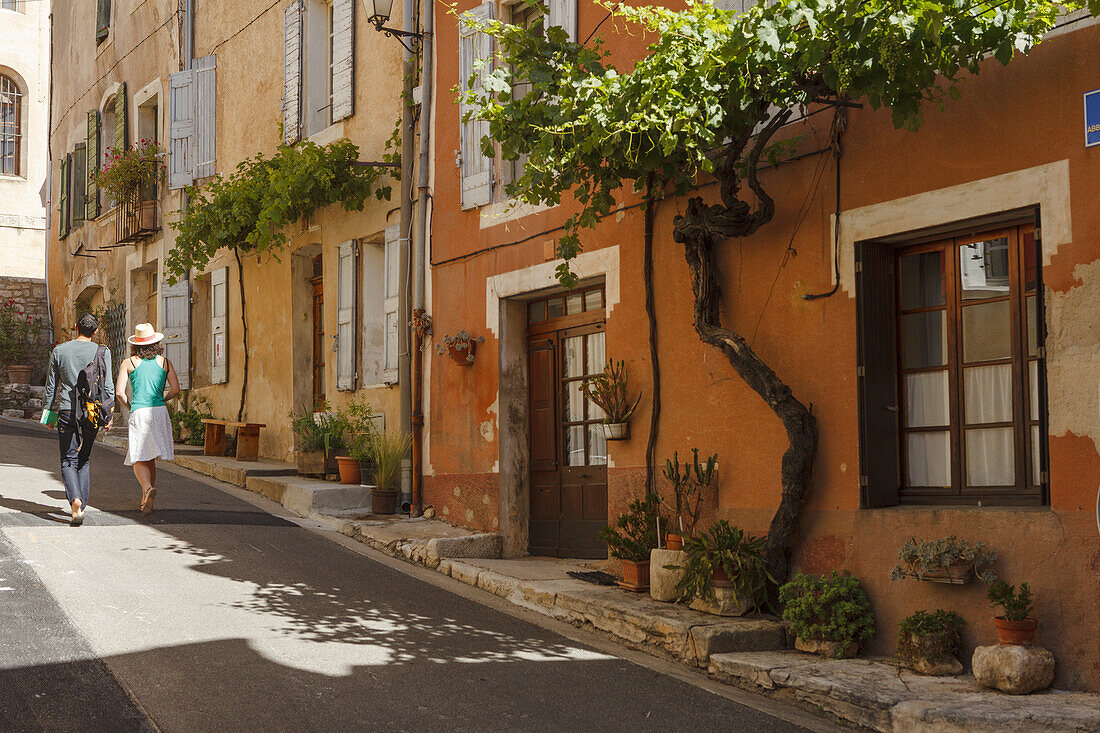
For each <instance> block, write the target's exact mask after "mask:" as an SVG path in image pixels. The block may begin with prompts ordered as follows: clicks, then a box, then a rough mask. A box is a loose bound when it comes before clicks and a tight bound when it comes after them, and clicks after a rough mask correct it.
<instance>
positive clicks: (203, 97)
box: [191, 54, 218, 178]
mask: <svg viewBox="0 0 1100 733" xmlns="http://www.w3.org/2000/svg"><path fill="white" fill-rule="evenodd" d="M216 61H217V59H216V58H215V57H214V55H213V54H211V55H210V56H203V57H202V58H199V59H195V61H194V63H193V64H192V65H191V70H192V72H193V73H194V76H193V77H192V85H193V86H192V89H193V95H192V96H193V98H194V100H195V111H194V113H193V118H192V119H193V121H194V130H195V138H194V145H195V147H194V160H195V172H194V176H195V178H208V177H210V176H212V175H214V160H215V158H216V153H217V149H216V144H215V137H216V135H215V130H216V124H217V107H218V105H217V100H218V95H217V91H218V90H217V83H216V82H217V71H216V69H215V65H216Z"/></svg>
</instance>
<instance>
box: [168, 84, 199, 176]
mask: <svg viewBox="0 0 1100 733" xmlns="http://www.w3.org/2000/svg"><path fill="white" fill-rule="evenodd" d="M194 81H195V77H194V72H192V71H191V70H190V69H188V70H187V71H177V72H175V73H173V74H169V75H168V188H183V187H184V186H189V185H191V183H192V182H193V181H194V180H195V165H194V162H193V157H194V146H195V96H194V92H195V84H194Z"/></svg>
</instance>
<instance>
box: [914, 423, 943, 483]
mask: <svg viewBox="0 0 1100 733" xmlns="http://www.w3.org/2000/svg"><path fill="white" fill-rule="evenodd" d="M950 435H951V434H950V433H949V432H948V431H946V430H944V431H942V432H934V433H909V435H908V439H907V441H906V448H907V450H906V457H907V459H908V460H907V463H908V464H909V466H908V468H909V484H908V485H909V486H950V485H951V440H950Z"/></svg>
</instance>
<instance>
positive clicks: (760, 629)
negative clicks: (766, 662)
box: [691, 619, 786, 667]
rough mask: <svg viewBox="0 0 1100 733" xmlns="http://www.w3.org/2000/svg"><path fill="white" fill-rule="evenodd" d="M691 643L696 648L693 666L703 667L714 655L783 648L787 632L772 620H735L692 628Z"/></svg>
mask: <svg viewBox="0 0 1100 733" xmlns="http://www.w3.org/2000/svg"><path fill="white" fill-rule="evenodd" d="M691 641H692V645H693V646H694V647H695V662H696V664H698V665H699V666H700V667H706V666H707V664H708V663H709V662H710V658H711V656H712V655H714V654H727V653H730V652H756V651H771V650H775V649H782V648H783V647H784V645H785V642H786V633H785V632H784V630H783V626H782V625H780V624H778V623H776V622H774V621H766V620H763V619H737V620H733V621H720V622H717V623H715V624H712V625H706V626H692V627H691Z"/></svg>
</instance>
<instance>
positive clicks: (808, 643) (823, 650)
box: [794, 638, 859, 659]
mask: <svg viewBox="0 0 1100 733" xmlns="http://www.w3.org/2000/svg"><path fill="white" fill-rule="evenodd" d="M794 648H795V649H797V650H798V651H800V652H806V653H807V654H818V655H820V656H823V657H825V658H826V659H848V658H849V657H854V656H855V655H856V652H858V651H859V644H858V643H856V642H848V643H847V644H842V643H841V642H839V641H826V640H825V639H802V638H796V639H795V640H794Z"/></svg>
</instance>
